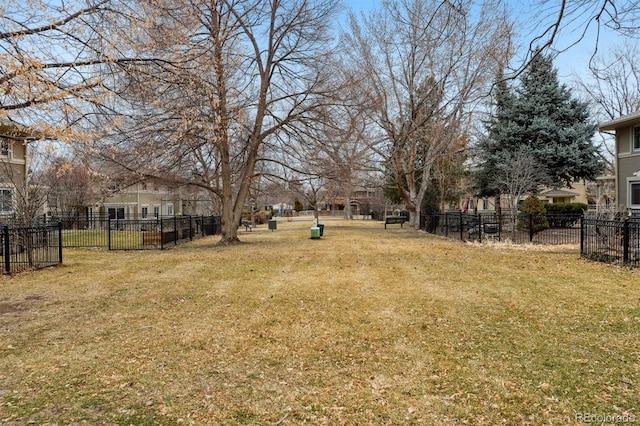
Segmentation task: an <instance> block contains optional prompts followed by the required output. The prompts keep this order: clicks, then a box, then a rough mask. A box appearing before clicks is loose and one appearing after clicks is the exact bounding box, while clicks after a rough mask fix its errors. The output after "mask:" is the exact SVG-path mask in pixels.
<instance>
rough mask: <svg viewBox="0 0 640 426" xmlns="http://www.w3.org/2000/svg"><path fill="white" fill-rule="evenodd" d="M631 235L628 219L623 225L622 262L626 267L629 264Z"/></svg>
mask: <svg viewBox="0 0 640 426" xmlns="http://www.w3.org/2000/svg"><path fill="white" fill-rule="evenodd" d="M630 235H631V233H630V232H629V218H626V219H625V220H624V222H623V224H622V262H623V263H624V264H625V265H626V264H627V263H629V240H630V238H629V237H630Z"/></svg>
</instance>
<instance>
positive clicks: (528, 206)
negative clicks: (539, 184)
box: [518, 195, 549, 233]
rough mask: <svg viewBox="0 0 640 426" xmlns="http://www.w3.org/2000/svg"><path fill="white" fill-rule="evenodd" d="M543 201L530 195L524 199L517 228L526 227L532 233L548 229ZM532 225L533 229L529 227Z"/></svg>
mask: <svg viewBox="0 0 640 426" xmlns="http://www.w3.org/2000/svg"><path fill="white" fill-rule="evenodd" d="M546 212H547V211H546V209H545V206H544V203H543V202H542V201H540V199H539V198H538V197H536V196H535V195H532V196H531V197H529V198H527V199H526V200H524V202H523V203H522V206H521V207H520V215H519V216H518V229H526V230H529V231H530V232H531V231H533V233H536V232H540V231H544V230H545V229H549V222H548V221H547V216H546ZM532 225H533V230H532V229H530V228H531V226H532Z"/></svg>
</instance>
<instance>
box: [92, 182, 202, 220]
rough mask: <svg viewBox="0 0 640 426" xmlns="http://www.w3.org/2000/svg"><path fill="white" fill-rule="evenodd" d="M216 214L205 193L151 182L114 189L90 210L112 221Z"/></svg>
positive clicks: (93, 213) (95, 214)
mask: <svg viewBox="0 0 640 426" xmlns="http://www.w3.org/2000/svg"><path fill="white" fill-rule="evenodd" d="M213 212H214V207H213V202H212V201H211V200H208V199H207V197H206V196H203V194H202V193H200V192H198V191H189V190H187V189H186V188H177V187H175V186H171V185H167V184H166V183H162V182H157V181H151V180H144V181H139V182H135V183H133V184H130V185H128V186H126V187H124V188H112V191H111V194H110V195H107V196H104V197H103V198H101V199H100V200H97V201H96V203H95V204H94V205H93V206H90V207H89V208H88V215H89V216H103V217H104V216H108V217H109V218H111V219H147V218H157V217H161V216H182V215H211V214H213Z"/></svg>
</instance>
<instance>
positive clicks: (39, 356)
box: [0, 220, 640, 425]
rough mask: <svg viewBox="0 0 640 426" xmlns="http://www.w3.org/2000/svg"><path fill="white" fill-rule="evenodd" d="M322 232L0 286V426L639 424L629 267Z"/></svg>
mask: <svg viewBox="0 0 640 426" xmlns="http://www.w3.org/2000/svg"><path fill="white" fill-rule="evenodd" d="M325 224H326V226H325V236H324V237H323V238H322V239H320V240H311V239H309V236H310V231H309V226H310V223H309V222H280V223H278V230H277V231H275V232H270V231H268V230H267V229H266V225H262V226H260V227H258V228H257V229H254V230H253V231H252V232H241V239H242V240H243V241H245V243H243V244H241V245H238V246H233V247H222V248H220V247H215V246H214V243H215V241H216V240H215V239H214V238H206V239H203V240H199V241H196V242H193V243H189V244H186V245H182V246H178V247H177V248H175V249H171V250H167V251H163V252H151V251H148V252H147V251H145V252H104V251H89V250H67V251H65V259H64V265H63V266H61V267H57V268H53V269H47V270H42V271H37V272H34V273H29V274H24V275H21V276H17V277H13V278H6V277H5V278H3V279H0V423H2V424H16V425H17V424H25V423H28V422H32V423H35V424H127V425H128V424H163V425H172V424H261V425H268V424H276V423H279V424H283V425H297V424H313V425H317V424H327V425H336V424H348V425H362V424H371V425H377V424H394V425H397V424H435V425H439V424H442V425H447V424H453V423H456V422H458V423H463V424H465V423H466V424H487V425H493V424H571V423H576V415H580V414H581V413H591V414H596V415H610V416H611V415H620V416H627V417H626V418H627V419H628V418H629V417H628V416H636V417H635V419H636V421H637V420H638V419H640V412H638V411H637V410H638V407H640V397H639V395H640V392H639V390H638V386H639V384H640V351H639V349H638V341H639V340H640V339H639V337H640V283H639V282H640V280H639V279H638V278H639V277H638V274H637V272H636V271H629V270H624V269H617V268H614V267H610V266H607V265H602V264H597V263H590V262H587V261H583V260H581V259H580V258H579V256H578V253H577V252H576V251H575V248H569V249H567V248H566V247H563V248H553V249H549V250H521V249H514V248H513V247H509V246H504V245H494V246H477V245H465V244H462V243H459V242H452V241H446V240H442V239H439V238H435V237H431V236H429V235H426V234H424V233H422V232H417V231H413V230H407V229H399V227H398V226H390V227H389V229H387V230H386V231H385V230H384V229H383V227H384V225H383V224H382V223H380V222H360V221H354V222H346V221H330V220H326V221H325Z"/></svg>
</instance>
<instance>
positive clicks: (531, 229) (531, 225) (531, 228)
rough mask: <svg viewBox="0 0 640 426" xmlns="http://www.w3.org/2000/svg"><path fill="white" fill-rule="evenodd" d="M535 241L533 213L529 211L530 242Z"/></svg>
mask: <svg viewBox="0 0 640 426" xmlns="http://www.w3.org/2000/svg"><path fill="white" fill-rule="evenodd" d="M531 241H533V213H529V242H531Z"/></svg>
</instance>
